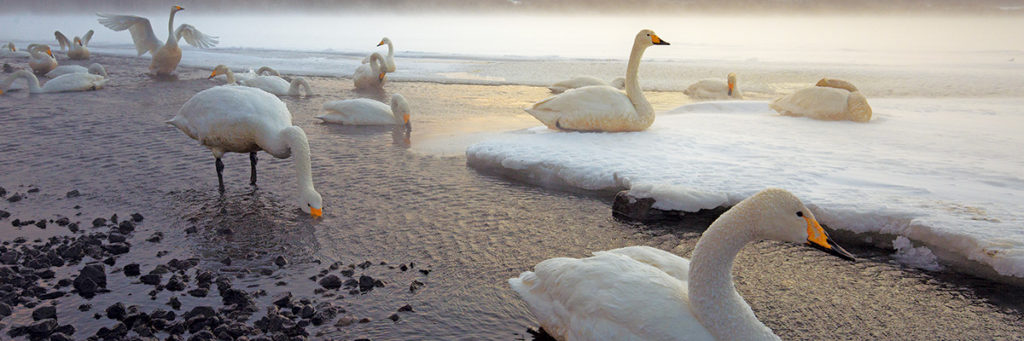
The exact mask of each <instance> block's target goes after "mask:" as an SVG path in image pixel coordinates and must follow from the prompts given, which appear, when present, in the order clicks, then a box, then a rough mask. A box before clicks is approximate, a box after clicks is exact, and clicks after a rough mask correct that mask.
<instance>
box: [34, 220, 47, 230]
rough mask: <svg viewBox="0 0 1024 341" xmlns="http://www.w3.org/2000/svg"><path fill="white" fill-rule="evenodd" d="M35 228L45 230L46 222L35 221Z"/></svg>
mask: <svg viewBox="0 0 1024 341" xmlns="http://www.w3.org/2000/svg"><path fill="white" fill-rule="evenodd" d="M36 227H38V228H41V229H45V228H46V220H40V221H37V222H36Z"/></svg>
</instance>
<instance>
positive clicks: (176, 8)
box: [171, 6, 185, 13]
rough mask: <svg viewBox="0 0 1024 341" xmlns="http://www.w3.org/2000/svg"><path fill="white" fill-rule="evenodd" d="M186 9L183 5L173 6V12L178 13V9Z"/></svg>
mask: <svg viewBox="0 0 1024 341" xmlns="http://www.w3.org/2000/svg"><path fill="white" fill-rule="evenodd" d="M184 10H185V9H184V8H182V7H181V6H171V13H177V12H178V11H184Z"/></svg>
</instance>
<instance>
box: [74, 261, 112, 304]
mask: <svg viewBox="0 0 1024 341" xmlns="http://www.w3.org/2000/svg"><path fill="white" fill-rule="evenodd" d="M74 286H75V290H78V294H79V295H81V296H82V297H85V298H92V297H93V296H95V295H96V292H97V291H98V290H99V289H100V288H106V287H107V274H106V272H104V270H103V265H100V264H90V265H86V266H84V267H82V270H81V271H79V274H78V277H76V278H75V281H74Z"/></svg>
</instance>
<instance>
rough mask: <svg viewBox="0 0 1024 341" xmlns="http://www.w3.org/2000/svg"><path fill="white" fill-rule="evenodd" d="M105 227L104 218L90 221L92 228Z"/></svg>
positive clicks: (105, 221) (105, 220)
mask: <svg viewBox="0 0 1024 341" xmlns="http://www.w3.org/2000/svg"><path fill="white" fill-rule="evenodd" d="M106 225H107V219H106V218H96V219H93V220H92V227H102V226H106Z"/></svg>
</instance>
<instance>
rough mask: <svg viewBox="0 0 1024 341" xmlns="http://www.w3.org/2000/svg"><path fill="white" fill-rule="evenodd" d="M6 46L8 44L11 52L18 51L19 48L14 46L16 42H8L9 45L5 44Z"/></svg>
mask: <svg viewBox="0 0 1024 341" xmlns="http://www.w3.org/2000/svg"><path fill="white" fill-rule="evenodd" d="M4 46H6V47H7V49H8V50H10V51H11V52H17V51H18V49H17V48H16V47H14V43H7V45H4Z"/></svg>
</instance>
